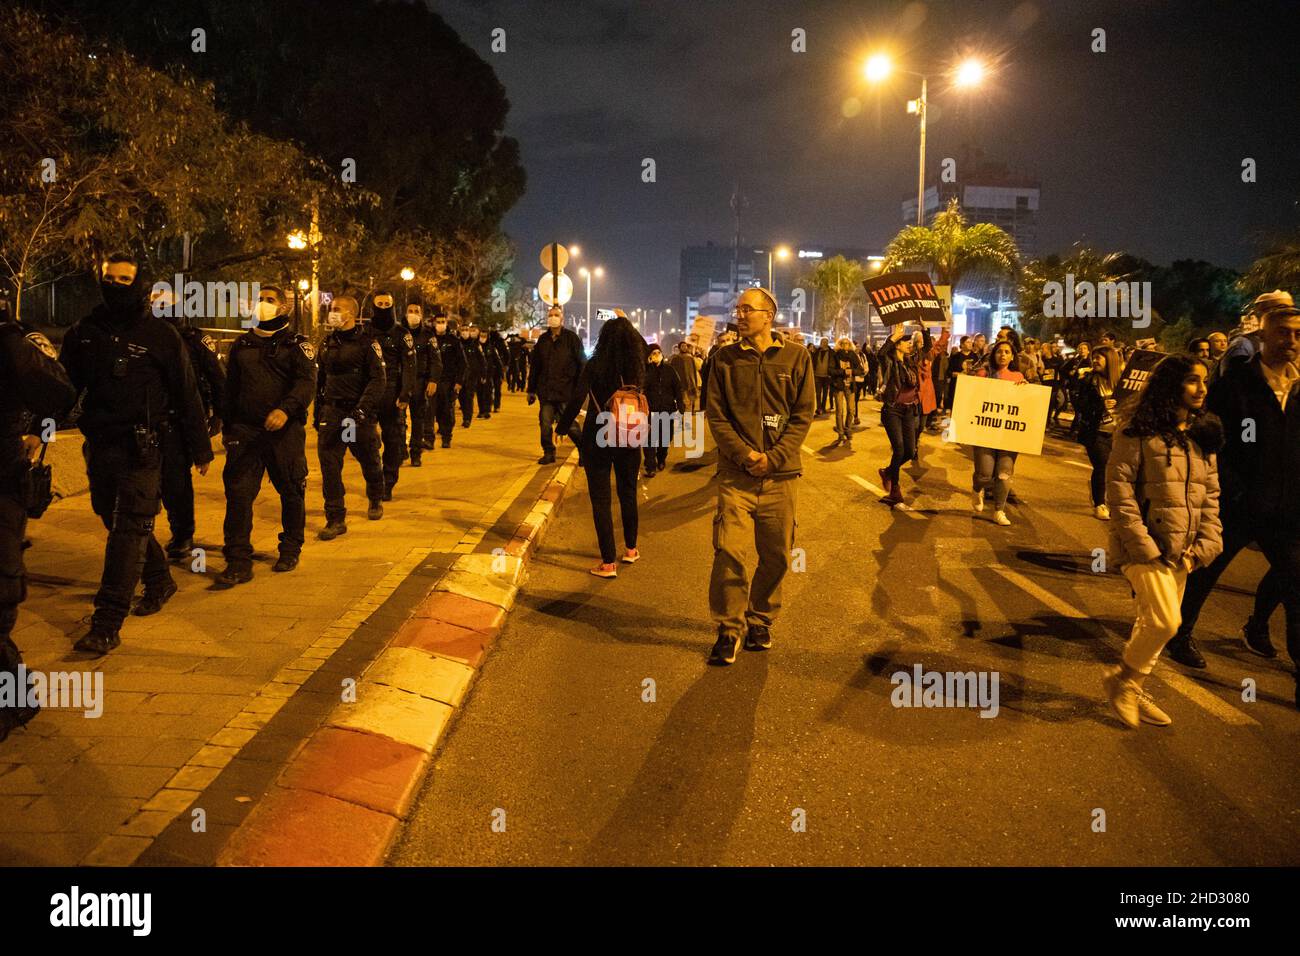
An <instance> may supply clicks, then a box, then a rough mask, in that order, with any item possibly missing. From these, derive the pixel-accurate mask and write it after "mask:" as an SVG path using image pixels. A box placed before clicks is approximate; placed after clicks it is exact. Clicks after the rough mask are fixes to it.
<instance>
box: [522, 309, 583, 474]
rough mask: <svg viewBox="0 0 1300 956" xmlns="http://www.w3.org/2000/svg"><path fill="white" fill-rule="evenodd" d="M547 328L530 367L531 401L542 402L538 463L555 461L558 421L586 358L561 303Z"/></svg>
mask: <svg viewBox="0 0 1300 956" xmlns="http://www.w3.org/2000/svg"><path fill="white" fill-rule="evenodd" d="M546 329H547V330H546V331H545V332H543V333H542V337H541V338H540V339H538V340H537V344H536V345H535V346H533V354H532V356H531V360H530V362H529V368H528V404H529V405H531V404H533V402H535V401H540V402H541V405H540V406H539V407H538V409H537V424H538V426H539V428H540V430H541V438H542V457H541V458H539V459H537V463H538V464H539V465H549V464H551V463H553V462H554V461H555V422H556V420H557V419H559V417H560V416H561V415H562V414H564V406H565V405H567V404H568V402H569V399H570V398H572V397H573V390H574V388H575V387H577V384H578V375H579V374H580V373H581V372H582V366H583V365H584V364H586V361H587V359H586V356H585V355H584V354H583V352H582V341H581V340H580V339H579V338H578V333H576V332H574V331H573V330H572V329H566V328H565V327H564V312H563V311H562V310H561V309H560V307H559V306H558V305H553V306H551V307H550V309H548V310H547V312H546Z"/></svg>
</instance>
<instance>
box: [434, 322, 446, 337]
mask: <svg viewBox="0 0 1300 956" xmlns="http://www.w3.org/2000/svg"><path fill="white" fill-rule="evenodd" d="M433 331H435V332H437V333H438V334H439V335H443V334H444V333H446V331H447V323H446V322H435V323H433Z"/></svg>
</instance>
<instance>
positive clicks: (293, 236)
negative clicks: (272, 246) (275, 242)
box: [284, 229, 307, 249]
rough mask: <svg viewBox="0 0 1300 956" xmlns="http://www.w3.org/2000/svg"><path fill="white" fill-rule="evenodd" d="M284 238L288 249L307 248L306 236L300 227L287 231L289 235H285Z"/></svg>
mask: <svg viewBox="0 0 1300 956" xmlns="http://www.w3.org/2000/svg"><path fill="white" fill-rule="evenodd" d="M284 238H285V241H287V242H288V243H289V248H290V249H306V248H307V236H306V235H305V234H304V233H303V231H302V230H301V229H295V230H294V231H293V232H291V233H289V235H287V236H285V237H284Z"/></svg>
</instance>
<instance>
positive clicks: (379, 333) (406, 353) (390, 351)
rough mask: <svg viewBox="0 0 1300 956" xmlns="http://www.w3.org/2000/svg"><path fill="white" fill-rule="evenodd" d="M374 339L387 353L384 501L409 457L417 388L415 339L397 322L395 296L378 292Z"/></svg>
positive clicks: (382, 410) (382, 405)
mask: <svg viewBox="0 0 1300 956" xmlns="http://www.w3.org/2000/svg"><path fill="white" fill-rule="evenodd" d="M370 324H371V326H372V328H373V331H374V336H375V341H376V342H378V343H379V347H380V349H382V350H383V353H384V367H385V369H386V373H387V385H386V386H385V387H384V397H383V398H382V399H381V400H380V402H379V432H380V437H381V439H382V441H383V445H384V450H383V462H384V496H383V497H384V501H392V500H393V488H394V487H395V486H396V485H397V474H398V471H399V469H400V468H401V467H402V462H403V461H405V460H406V409H407V406H409V405H410V404H411V393H412V392H413V391H415V341H414V340H413V339H412V338H411V332H410V330H409V329H408V328H407V327H406V323H405V322H403V323H401V324H398V323H397V321H396V320H395V318H394V314H393V297H392V296H391V295H390V294H389V293H387V292H376V293H375V309H374V314H373V315H372V316H371V318H370Z"/></svg>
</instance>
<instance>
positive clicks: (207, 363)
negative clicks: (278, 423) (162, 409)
mask: <svg viewBox="0 0 1300 956" xmlns="http://www.w3.org/2000/svg"><path fill="white" fill-rule="evenodd" d="M151 299H152V304H153V314H154V315H155V316H157V317H159V318H165V319H167V321H168V322H170V323H171V325H172V328H174V329H175V330H176V331H177V332H178V333H180V337H181V340H182V341H183V342H184V343H185V347H186V351H187V353H188V355H189V357H190V365H191V366H192V367H193V369H194V379H195V382H196V383H197V385H198V387H199V398H200V399H201V400H202V401H203V409H204V412H205V414H206V417H207V422H208V434H209V435H216V434H217V433H218V432H220V431H221V419H220V417H219V416H220V412H221V409H222V408H224V407H225V401H226V398H225V390H226V373H225V372H224V371H223V370H222V368H221V359H220V357H219V356H218V355H217V343H216V342H214V341H213V340H212V336H210V335H208V334H207V333H206V332H204V331H203V330H202V329H196V328H194V327H193V326H192V325H190V324H189V321H188V320H187V319H186V318H185V314H184V309H183V308H182V306H181V304H180V303H178V302H177V301H176V297H175V295H174V294H173V293H170V292H168V293H163V294H161V295H157V296H151ZM192 465H193V462H191V461H190V458H189V453H188V450H187V448H186V444H185V436H184V432H183V430H182V428H181V425H180V412H179V410H178V409H175V408H171V409H168V415H167V424H166V426H165V427H164V428H163V430H162V499H163V510H164V511H166V512H167V524H168V525H170V526H171V531H172V538H171V541H169V542H167V548H166V551H167V559H168V560H169V561H186V560H188V559H189V557H190V549H191V548H193V547H194V482H193V481H192V480H191V478H190V468H191V466H192Z"/></svg>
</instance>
